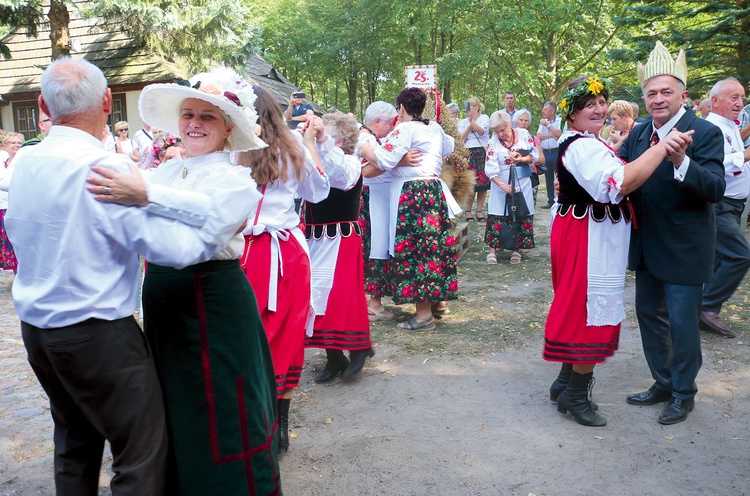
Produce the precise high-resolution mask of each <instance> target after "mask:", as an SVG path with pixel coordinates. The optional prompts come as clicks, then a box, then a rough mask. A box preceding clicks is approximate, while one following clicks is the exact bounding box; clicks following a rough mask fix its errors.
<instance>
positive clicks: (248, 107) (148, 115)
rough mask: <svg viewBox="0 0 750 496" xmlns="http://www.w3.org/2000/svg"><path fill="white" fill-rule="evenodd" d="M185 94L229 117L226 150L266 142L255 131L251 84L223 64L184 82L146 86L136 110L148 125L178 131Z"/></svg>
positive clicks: (253, 147) (254, 146)
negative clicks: (230, 129)
mask: <svg viewBox="0 0 750 496" xmlns="http://www.w3.org/2000/svg"><path fill="white" fill-rule="evenodd" d="M188 98H197V99H199V100H203V101H205V102H208V103H210V104H211V105H214V106H215V107H217V108H218V109H219V110H221V111H222V112H223V113H224V115H225V116H227V117H228V118H229V120H230V121H231V123H232V125H233V128H232V132H231V133H230V134H229V137H228V138H227V146H226V148H227V149H228V150H234V151H246V150H254V149H256V148H265V147H266V146H268V145H266V144H265V143H264V142H263V140H261V139H260V138H259V137H258V136H257V135H256V134H255V124H256V122H257V121H258V114H257V113H256V111H255V107H254V106H253V105H254V103H255V92H253V87H252V85H251V84H250V83H248V82H247V81H245V79H243V78H242V77H241V76H240V75H238V74H237V73H236V72H234V71H233V70H231V69H227V68H225V67H222V68H217V69H214V70H212V71H211V72H202V73H200V74H196V75H195V76H193V77H192V78H190V81H189V83H188V82H186V83H185V84H178V83H166V84H164V83H161V84H151V85H149V86H146V87H145V88H143V91H142V92H141V96H140V98H139V99H138V110H139V111H140V113H141V118H142V119H143V120H145V121H146V122H148V123H149V124H150V125H151V126H152V127H156V128H159V129H162V130H164V131H167V132H170V133H174V134H179V132H180V129H179V121H180V107H181V106H182V102H183V101H184V100H186V99H188Z"/></svg>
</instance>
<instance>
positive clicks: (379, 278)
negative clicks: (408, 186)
mask: <svg viewBox="0 0 750 496" xmlns="http://www.w3.org/2000/svg"><path fill="white" fill-rule="evenodd" d="M359 225H360V226H361V227H362V258H363V259H364V263H365V293H367V294H368V295H370V296H374V297H375V298H381V297H383V296H390V295H391V276H390V273H391V261H390V260H378V259H375V258H370V256H369V255H370V247H371V245H370V241H371V232H372V231H371V229H370V188H368V187H367V186H366V185H365V186H362V201H361V202H360V203H359Z"/></svg>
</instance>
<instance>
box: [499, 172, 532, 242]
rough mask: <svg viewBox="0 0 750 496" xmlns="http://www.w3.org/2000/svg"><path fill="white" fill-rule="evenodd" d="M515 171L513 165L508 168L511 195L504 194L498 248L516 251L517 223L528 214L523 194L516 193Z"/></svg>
mask: <svg viewBox="0 0 750 496" xmlns="http://www.w3.org/2000/svg"><path fill="white" fill-rule="evenodd" d="M515 169H516V167H515V165H511V166H510V174H509V175H510V179H509V184H510V189H511V191H512V193H510V194H507V193H506V194H505V215H504V218H503V222H502V226H501V228H500V246H502V247H503V248H505V249H506V250H517V249H518V231H519V228H518V224H519V222H518V221H519V219H521V218H523V217H526V216H528V215H529V214H530V212H529V207H528V205H526V200H525V199H524V197H523V193H522V192H520V191H518V192H517V191H516V170H515Z"/></svg>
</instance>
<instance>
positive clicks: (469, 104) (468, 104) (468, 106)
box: [464, 100, 471, 114]
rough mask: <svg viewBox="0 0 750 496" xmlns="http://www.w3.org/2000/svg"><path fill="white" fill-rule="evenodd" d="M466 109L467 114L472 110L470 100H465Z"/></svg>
mask: <svg viewBox="0 0 750 496" xmlns="http://www.w3.org/2000/svg"><path fill="white" fill-rule="evenodd" d="M464 110H465V111H466V113H467V114H468V113H469V112H470V111H471V102H469V101H468V100H466V101H465V102H464Z"/></svg>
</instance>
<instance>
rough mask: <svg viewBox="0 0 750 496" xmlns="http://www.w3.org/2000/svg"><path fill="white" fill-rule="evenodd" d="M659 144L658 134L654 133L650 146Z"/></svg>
mask: <svg viewBox="0 0 750 496" xmlns="http://www.w3.org/2000/svg"><path fill="white" fill-rule="evenodd" d="M658 144H659V133H657V132H656V131H654V134H652V135H651V146H656V145H658Z"/></svg>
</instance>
